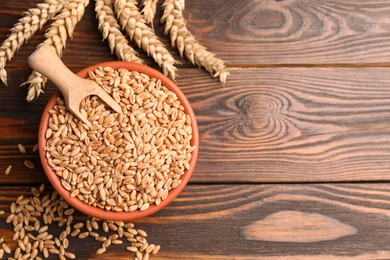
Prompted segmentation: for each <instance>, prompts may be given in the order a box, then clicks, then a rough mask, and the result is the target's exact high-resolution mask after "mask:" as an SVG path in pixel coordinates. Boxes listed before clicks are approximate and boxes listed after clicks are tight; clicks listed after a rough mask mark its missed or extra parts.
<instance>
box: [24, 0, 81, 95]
mask: <svg viewBox="0 0 390 260" xmlns="http://www.w3.org/2000/svg"><path fill="white" fill-rule="evenodd" d="M88 4H89V0H69V2H67V3H66V4H65V5H64V8H63V9H62V11H61V13H59V14H58V15H57V16H56V17H54V20H55V21H54V22H53V23H52V24H51V25H50V27H49V29H48V30H47V32H46V33H45V37H46V40H45V41H44V42H43V43H42V44H44V45H49V46H53V47H54V48H55V50H56V52H57V54H58V56H60V57H61V55H62V50H63V49H64V48H65V44H66V41H67V39H68V38H72V35H73V31H74V29H75V27H76V25H77V23H78V22H79V21H80V20H81V18H82V17H83V15H84V11H85V7H86V6H87V5H88ZM38 47H39V46H38ZM46 81H47V79H46V77H44V76H43V75H42V74H40V73H39V72H37V71H33V72H32V74H31V75H30V77H29V78H28V80H27V82H25V83H23V84H22V85H24V84H30V85H29V88H28V92H27V97H26V99H27V101H29V102H31V101H34V100H36V99H37V98H38V97H39V95H40V94H41V93H43V89H44V88H45V84H46Z"/></svg>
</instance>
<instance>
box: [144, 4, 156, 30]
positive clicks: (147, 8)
mask: <svg viewBox="0 0 390 260" xmlns="http://www.w3.org/2000/svg"><path fill="white" fill-rule="evenodd" d="M157 3H158V0H142V2H141V4H142V11H141V13H142V14H143V15H144V19H145V21H146V22H147V23H148V24H150V26H152V28H153V20H154V16H155V15H156V10H157Z"/></svg>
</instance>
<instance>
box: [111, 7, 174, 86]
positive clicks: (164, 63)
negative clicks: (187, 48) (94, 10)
mask: <svg viewBox="0 0 390 260" xmlns="http://www.w3.org/2000/svg"><path fill="white" fill-rule="evenodd" d="M114 7H115V12H116V14H117V17H118V20H119V23H120V24H121V25H122V27H123V29H125V31H126V33H127V34H128V35H129V36H130V38H131V39H132V40H133V41H134V42H135V43H136V44H137V45H138V46H139V47H141V48H142V49H143V50H144V51H145V52H146V53H147V54H148V55H150V56H151V57H152V58H153V59H154V60H155V61H156V62H157V64H158V65H159V66H160V67H161V68H162V71H163V73H164V74H165V75H167V76H169V77H171V78H172V79H175V73H176V67H175V66H174V64H175V60H174V59H173V57H172V55H171V54H170V53H169V52H168V50H167V49H166V48H165V46H164V44H163V43H162V42H161V41H160V40H159V39H158V37H157V36H156V35H155V34H154V31H153V30H152V29H151V28H150V27H149V26H148V25H147V24H146V21H145V20H144V19H143V17H142V15H141V13H140V11H139V9H138V7H137V1H136V0H127V1H126V0H115V5H114Z"/></svg>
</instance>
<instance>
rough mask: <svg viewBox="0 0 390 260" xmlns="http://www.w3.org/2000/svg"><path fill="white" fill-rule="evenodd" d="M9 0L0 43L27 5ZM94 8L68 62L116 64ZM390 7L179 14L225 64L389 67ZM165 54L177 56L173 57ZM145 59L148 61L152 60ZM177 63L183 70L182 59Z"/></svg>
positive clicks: (268, 4) (243, 4) (239, 4)
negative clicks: (179, 63) (375, 64)
mask: <svg viewBox="0 0 390 260" xmlns="http://www.w3.org/2000/svg"><path fill="white" fill-rule="evenodd" d="M33 2H34V3H36V2H40V1H39V0H34V1H33ZM12 3H13V4H12V5H10V4H9V3H8V2H6V1H2V2H1V3H0V10H1V12H0V20H1V21H2V23H1V25H0V40H3V39H4V38H5V36H6V34H7V31H8V29H9V28H10V26H12V24H13V23H15V21H16V20H17V18H19V17H20V14H21V12H22V11H23V10H25V9H27V8H28V7H32V6H33V4H32V2H31V1H26V0H15V1H12ZM93 4H94V2H93V1H91V3H90V5H89V6H88V8H87V12H86V14H85V17H84V18H83V20H82V21H81V23H80V24H79V26H78V27H77V28H76V30H75V35H74V39H73V40H71V41H69V43H68V44H67V50H66V51H65V53H64V61H65V62H66V63H69V64H74V63H80V64H93V63H98V62H102V61H105V60H114V59H115V57H114V56H111V55H110V54H109V50H108V47H107V43H101V37H100V35H99V33H98V30H97V22H96V20H95V18H94V17H95V15H94V11H93ZM389 9H390V3H389V2H388V1H386V0H378V1H364V0H358V1H348V0H341V1H335V0H327V1H321V0H315V1H298V0H291V1H274V0H265V1H264V0H245V1H234V0H228V1H226V0H218V1H212V2H210V1H206V2H205V1H188V2H187V3H186V9H185V17H186V18H187V20H188V27H189V29H190V30H191V31H192V33H193V34H194V35H195V36H196V38H197V39H198V40H199V41H200V42H201V43H202V44H203V45H205V46H206V47H207V48H209V49H210V50H211V51H213V52H215V53H216V54H217V55H218V56H219V57H221V58H223V59H225V60H227V63H228V64H229V66H240V65H242V66H256V65H259V64H263V65H271V64H356V63H358V64H362V63H371V64H372V63H379V64H382V65H386V66H387V65H389V60H390V34H389V31H390V21H389V19H388V12H389ZM160 17H161V12H158V15H157V18H156V21H155V28H156V33H157V34H158V35H159V36H160V37H161V38H162V39H163V41H164V42H165V43H166V44H167V45H169V41H168V39H167V38H166V37H164V36H163V27H162V26H161V25H160V24H159V22H158V21H159V18H160ZM39 35H40V36H38V37H34V39H33V40H32V41H31V42H30V43H28V44H27V46H26V47H25V48H22V49H21V51H20V52H19V53H18V55H16V57H15V60H14V61H12V62H11V63H10V64H9V66H20V65H21V64H22V65H25V59H24V57H25V56H27V55H28V53H31V52H32V51H33V49H34V48H35V46H36V45H37V44H38V43H39V42H40V41H42V39H43V38H42V33H40V34H39ZM243 46H245V47H243ZM171 50H172V53H174V54H175V57H176V58H177V52H176V51H174V50H173V49H171ZM141 53H142V51H141ZM143 57H145V56H143ZM146 61H147V63H148V64H153V62H151V60H150V59H146ZM179 61H180V62H182V64H183V65H187V63H186V61H184V60H182V59H179Z"/></svg>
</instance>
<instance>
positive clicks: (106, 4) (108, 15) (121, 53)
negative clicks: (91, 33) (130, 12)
mask: <svg viewBox="0 0 390 260" xmlns="http://www.w3.org/2000/svg"><path fill="white" fill-rule="evenodd" d="M95 12H96V19H97V20H98V22H99V30H100V31H101V33H102V35H103V40H105V39H108V44H109V47H110V49H111V54H112V53H113V52H115V54H116V56H117V57H118V59H120V60H123V61H128V62H135V63H143V61H142V60H141V59H140V58H139V57H138V56H137V52H136V51H135V50H134V49H133V48H132V47H131V46H130V45H129V44H128V41H127V40H126V37H125V36H124V35H123V34H122V32H121V30H120V26H119V24H118V21H117V20H116V18H115V15H114V11H113V9H112V1H111V0H96V2H95Z"/></svg>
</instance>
